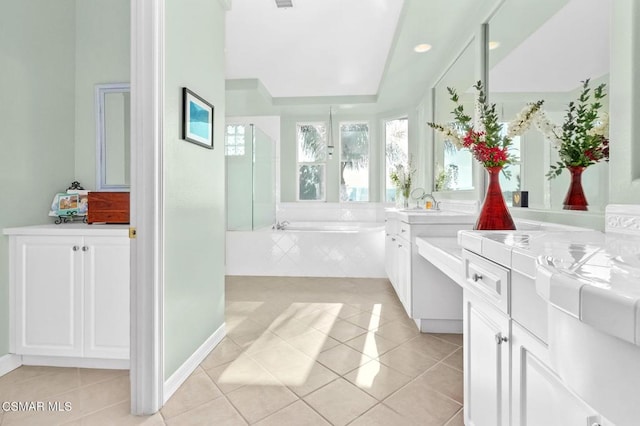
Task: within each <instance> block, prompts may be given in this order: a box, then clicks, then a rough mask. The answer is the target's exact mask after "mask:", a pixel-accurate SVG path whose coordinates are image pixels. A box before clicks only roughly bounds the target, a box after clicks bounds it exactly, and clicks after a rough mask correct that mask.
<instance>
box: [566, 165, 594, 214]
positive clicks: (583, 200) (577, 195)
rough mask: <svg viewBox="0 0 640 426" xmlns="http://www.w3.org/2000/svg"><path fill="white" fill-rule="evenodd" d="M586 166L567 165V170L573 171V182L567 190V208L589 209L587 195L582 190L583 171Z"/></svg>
mask: <svg viewBox="0 0 640 426" xmlns="http://www.w3.org/2000/svg"><path fill="white" fill-rule="evenodd" d="M584 169H586V167H583V166H567V170H569V173H571V184H570V185H569V190H568V191H567V195H566V197H564V201H563V202H562V204H564V207H563V208H564V209H565V210H587V205H588V204H589V203H587V197H585V196H584V191H583V190H582V172H584Z"/></svg>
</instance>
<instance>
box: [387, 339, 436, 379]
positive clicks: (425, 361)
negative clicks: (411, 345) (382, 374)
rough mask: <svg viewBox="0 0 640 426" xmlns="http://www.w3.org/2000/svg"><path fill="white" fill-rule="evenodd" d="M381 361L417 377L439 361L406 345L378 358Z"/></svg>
mask: <svg viewBox="0 0 640 426" xmlns="http://www.w3.org/2000/svg"><path fill="white" fill-rule="evenodd" d="M378 359H379V360H380V362H381V363H383V364H384V365H386V366H387V367H391V368H393V369H394V370H397V371H399V372H401V373H403V374H405V375H407V376H409V377H417V376H419V375H420V374H422V373H424V372H425V371H427V370H428V369H429V368H431V367H433V366H434V365H435V364H436V363H437V361H436V360H434V359H433V358H429V357H428V356H425V355H421V354H419V353H417V352H415V351H413V350H411V349H408V348H405V347H404V346H400V347H397V348H395V349H393V350H391V351H389V352H387V353H386V354H384V355H382V356H380V357H379V358H378Z"/></svg>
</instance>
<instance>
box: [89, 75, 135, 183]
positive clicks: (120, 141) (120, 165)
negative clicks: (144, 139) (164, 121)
mask: <svg viewBox="0 0 640 426" xmlns="http://www.w3.org/2000/svg"><path fill="white" fill-rule="evenodd" d="M129 95H130V86H129V83H113V84H98V85H96V91H95V98H96V161H97V164H96V170H97V173H96V175H97V176H96V190H97V191H128V190H129V182H130V171H131V161H130V135H131V102H130V96H129Z"/></svg>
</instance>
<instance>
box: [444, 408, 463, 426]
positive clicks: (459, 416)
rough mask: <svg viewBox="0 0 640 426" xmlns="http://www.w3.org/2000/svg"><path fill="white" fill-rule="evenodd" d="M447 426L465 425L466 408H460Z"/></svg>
mask: <svg viewBox="0 0 640 426" xmlns="http://www.w3.org/2000/svg"><path fill="white" fill-rule="evenodd" d="M445 426H464V410H462V409H460V411H458V412H457V413H456V415H455V416H453V417H452V418H451V420H449V421H448V422H447V424H446V425H445Z"/></svg>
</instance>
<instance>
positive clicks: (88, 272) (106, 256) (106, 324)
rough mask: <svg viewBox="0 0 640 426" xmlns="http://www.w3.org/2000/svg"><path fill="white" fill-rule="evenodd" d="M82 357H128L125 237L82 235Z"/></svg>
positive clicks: (127, 248)
mask: <svg viewBox="0 0 640 426" xmlns="http://www.w3.org/2000/svg"><path fill="white" fill-rule="evenodd" d="M82 255H83V258H84V285H85V297H84V309H85V310H84V316H85V333H84V356H85V357H91V358H119V359H128V358H129V309H130V308H129V240H128V239H127V238H123V237H85V239H84V245H83V246H82Z"/></svg>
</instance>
